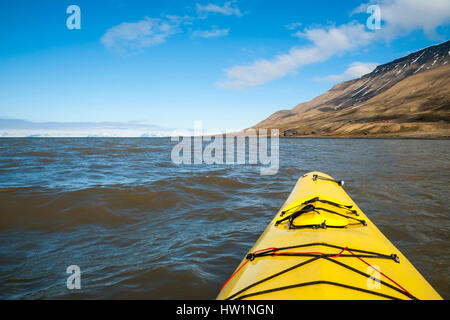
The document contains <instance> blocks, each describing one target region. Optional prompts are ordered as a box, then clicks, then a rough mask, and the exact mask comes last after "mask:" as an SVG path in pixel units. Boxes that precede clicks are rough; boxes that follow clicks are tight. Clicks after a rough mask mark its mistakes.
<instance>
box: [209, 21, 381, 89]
mask: <svg viewBox="0 0 450 320" xmlns="http://www.w3.org/2000/svg"><path fill="white" fill-rule="evenodd" d="M373 35H374V34H373V33H371V32H367V31H366V30H365V26H364V25H362V24H359V23H357V22H351V23H348V24H345V25H341V26H339V27H334V26H332V27H327V28H323V29H321V28H316V29H305V30H304V31H303V32H302V33H301V34H299V36H302V37H304V38H306V39H308V40H310V41H311V42H312V43H313V45H312V46H309V47H304V48H297V47H294V48H291V49H290V50H289V52H288V53H286V54H282V55H278V56H276V57H275V58H273V59H271V60H266V59H261V60H257V61H255V62H254V63H253V64H251V65H247V66H234V67H231V68H229V69H226V70H225V73H226V77H227V79H226V80H225V81H221V82H217V83H216V85H217V86H218V87H222V88H230V89H247V88H251V87H254V86H257V85H260V84H264V83H267V82H269V81H272V80H275V79H278V78H281V77H284V76H286V75H287V74H289V73H292V72H294V71H295V70H296V69H298V68H300V67H302V66H305V65H309V64H311V63H315V62H319V61H324V60H326V59H328V58H329V57H331V56H333V55H335V54H338V53H343V52H345V51H348V50H352V49H356V48H359V47H361V46H364V45H367V44H368V43H369V42H370V41H371V39H372V38H373Z"/></svg>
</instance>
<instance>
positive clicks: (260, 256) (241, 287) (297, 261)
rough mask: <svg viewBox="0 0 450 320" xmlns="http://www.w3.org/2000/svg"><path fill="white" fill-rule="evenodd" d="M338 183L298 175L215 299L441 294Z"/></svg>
mask: <svg viewBox="0 0 450 320" xmlns="http://www.w3.org/2000/svg"><path fill="white" fill-rule="evenodd" d="M343 184H344V182H343V181H338V180H334V179H333V178H332V177H330V176H328V175H326V174H323V173H320V172H311V173H308V174H305V175H304V176H302V177H301V178H300V179H299V180H298V181H297V184H296V185H295V187H294V189H293V191H292V192H291V194H290V195H289V197H288V199H287V200H286V202H285V203H284V205H283V206H282V207H281V209H280V210H279V212H278V213H277V214H276V216H275V218H274V219H273V220H272V222H271V223H270V224H269V225H268V226H267V228H266V230H265V231H264V233H263V234H262V235H261V237H260V238H259V240H258V241H257V242H256V243H255V245H254V246H253V248H252V249H251V250H250V251H249V252H248V254H247V255H246V257H245V258H244V259H243V260H242V262H241V263H240V265H239V266H238V268H237V269H236V271H235V272H234V273H233V274H232V276H231V277H230V279H229V280H228V281H227V282H226V283H225V284H224V285H223V287H222V289H221V291H220V293H219V295H218V297H217V299H239V300H240V299H273V300H276V299H286V300H294V299H318V300H321V299H355V300H365V299H442V298H441V297H440V296H439V294H438V293H437V292H436V291H435V290H434V289H433V288H432V287H431V285H430V284H429V283H428V282H427V281H426V280H425V279H424V278H423V277H422V275H421V274H420V273H419V272H418V271H417V270H416V269H415V268H414V266H413V265H412V264H411V263H410V262H409V261H408V259H407V258H406V257H405V256H404V255H403V254H402V253H401V252H400V251H399V250H398V249H397V248H396V247H395V246H394V245H393V244H392V243H391V242H390V241H389V240H388V239H387V238H386V237H385V236H384V235H383V234H382V233H381V232H380V231H379V230H378V228H377V227H376V226H375V225H374V224H373V223H372V222H371V221H370V220H369V219H368V218H367V216H366V215H365V214H364V213H363V212H362V211H361V209H360V208H359V207H358V206H357V205H356V204H355V203H354V202H353V200H352V199H351V198H350V197H349V196H348V195H347V193H346V192H345V191H344V189H343V188H342V186H343Z"/></svg>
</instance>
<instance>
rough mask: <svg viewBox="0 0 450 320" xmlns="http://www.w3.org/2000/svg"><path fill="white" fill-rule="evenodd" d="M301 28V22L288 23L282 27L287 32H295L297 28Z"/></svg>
mask: <svg viewBox="0 0 450 320" xmlns="http://www.w3.org/2000/svg"><path fill="white" fill-rule="evenodd" d="M301 26H302V23H301V22H292V23H288V24H287V25H285V26H284V27H285V28H286V29H288V30H295V29H297V28H299V27H301Z"/></svg>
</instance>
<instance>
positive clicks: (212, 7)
mask: <svg viewBox="0 0 450 320" xmlns="http://www.w3.org/2000/svg"><path fill="white" fill-rule="evenodd" d="M196 8H197V13H198V14H199V15H200V16H203V17H206V16H207V15H208V14H210V13H219V14H223V15H226V16H232V15H235V16H237V17H241V16H242V13H241V10H239V8H238V6H237V1H235V0H233V1H227V2H225V3H224V4H223V5H222V6H220V5H216V4H212V3H209V4H207V5H201V4H199V3H197V5H196Z"/></svg>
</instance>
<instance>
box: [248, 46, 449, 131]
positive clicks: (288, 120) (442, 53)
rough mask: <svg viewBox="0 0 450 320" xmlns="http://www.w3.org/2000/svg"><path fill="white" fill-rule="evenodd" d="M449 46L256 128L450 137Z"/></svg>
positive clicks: (344, 85) (386, 67)
mask: <svg viewBox="0 0 450 320" xmlns="http://www.w3.org/2000/svg"><path fill="white" fill-rule="evenodd" d="M449 60H450V41H445V42H442V43H440V44H437V45H433V46H430V47H427V48H424V49H421V50H418V51H415V52H413V53H411V54H408V55H406V56H404V57H401V58H398V59H395V60H393V61H391V62H388V63H385V64H382V65H379V66H377V67H376V68H375V69H374V70H373V71H372V72H370V73H368V74H365V75H363V76H362V77H360V78H357V79H352V80H348V81H344V82H341V83H338V84H336V85H334V86H333V87H332V88H331V89H330V90H328V91H327V92H325V93H324V94H322V95H320V96H317V97H315V98H314V99H312V100H310V101H307V102H303V103H300V104H298V105H296V106H295V107H294V108H292V109H291V110H280V111H277V112H275V113H273V114H272V115H270V116H269V117H268V118H266V119H265V120H263V121H261V122H259V123H258V124H256V125H255V126H253V127H252V128H267V129H279V130H280V135H281V136H311V135H313V136H338V137H339V136H348V137H353V136H355V137H356V136H376V137H423V138H427V137H439V138H449V137H450V64H449Z"/></svg>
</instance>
